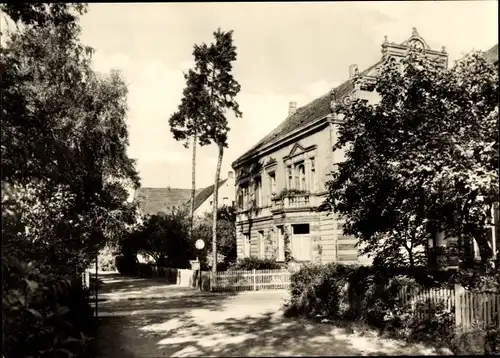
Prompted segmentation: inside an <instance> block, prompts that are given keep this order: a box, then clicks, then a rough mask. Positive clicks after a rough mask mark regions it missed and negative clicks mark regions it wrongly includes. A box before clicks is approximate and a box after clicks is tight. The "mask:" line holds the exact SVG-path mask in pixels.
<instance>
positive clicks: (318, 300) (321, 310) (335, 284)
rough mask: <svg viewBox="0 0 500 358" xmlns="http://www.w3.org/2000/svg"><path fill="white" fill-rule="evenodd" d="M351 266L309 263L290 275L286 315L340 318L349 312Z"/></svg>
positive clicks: (352, 270) (352, 267)
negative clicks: (289, 295) (289, 296)
mask: <svg viewBox="0 0 500 358" xmlns="http://www.w3.org/2000/svg"><path fill="white" fill-rule="evenodd" d="M355 269H356V267H355V266H346V265H342V264H337V263H330V264H327V265H322V264H309V265H304V266H302V267H301V268H300V269H299V270H298V271H297V272H295V273H293V274H292V276H291V283H290V292H291V298H290V301H289V302H288V303H287V311H286V313H287V315H305V316H322V317H335V318H341V317H345V316H348V315H350V313H351V305H350V300H349V297H350V290H351V288H350V283H349V277H350V275H352V273H353V272H354V270H355Z"/></svg>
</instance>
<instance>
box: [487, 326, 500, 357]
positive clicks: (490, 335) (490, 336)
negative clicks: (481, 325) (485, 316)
mask: <svg viewBox="0 0 500 358" xmlns="http://www.w3.org/2000/svg"><path fill="white" fill-rule="evenodd" d="M499 323H500V322H498V321H497V322H495V323H492V324H491V325H490V327H488V329H487V331H486V337H485V342H484V353H485V354H488V355H491V354H495V355H500V324H499Z"/></svg>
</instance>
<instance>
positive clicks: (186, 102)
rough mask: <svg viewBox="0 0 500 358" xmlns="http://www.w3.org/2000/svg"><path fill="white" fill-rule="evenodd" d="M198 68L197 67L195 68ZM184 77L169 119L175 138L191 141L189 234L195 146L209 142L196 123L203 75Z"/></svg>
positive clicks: (200, 115)
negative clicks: (177, 104)
mask: <svg viewBox="0 0 500 358" xmlns="http://www.w3.org/2000/svg"><path fill="white" fill-rule="evenodd" d="M197 54H198V46H197V45H195V46H194V51H193V55H194V56H195V58H196V56H197ZM196 70H198V68H196ZM184 78H185V79H186V88H185V89H184V90H183V96H184V97H183V98H182V100H181V104H180V105H179V107H178V111H177V112H175V113H174V114H172V116H171V117H170V119H169V124H170V131H171V132H172V133H173V135H174V138H175V139H176V140H182V141H184V142H185V143H184V146H185V147H186V148H189V140H190V139H191V138H192V142H193V156H192V161H191V178H192V181H191V223H190V235H192V231H193V220H194V210H195V194H196V146H197V144H198V142H199V144H200V146H203V145H206V144H210V141H209V140H208V138H207V133H205V132H202V131H199V129H198V125H199V124H200V123H202V122H203V112H202V108H203V105H204V101H205V102H206V99H205V95H206V93H205V91H204V80H205V79H204V77H203V75H202V74H200V73H198V72H196V71H195V70H189V72H188V73H185V74H184Z"/></svg>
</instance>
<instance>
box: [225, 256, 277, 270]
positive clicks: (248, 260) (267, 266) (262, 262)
mask: <svg viewBox="0 0 500 358" xmlns="http://www.w3.org/2000/svg"><path fill="white" fill-rule="evenodd" d="M279 268H281V265H280V264H279V263H277V262H276V260H274V259H260V258H257V257H245V258H244V259H239V260H238V261H237V262H236V263H235V264H234V265H232V266H230V267H229V268H228V269H229V270H242V271H247V270H274V269H279Z"/></svg>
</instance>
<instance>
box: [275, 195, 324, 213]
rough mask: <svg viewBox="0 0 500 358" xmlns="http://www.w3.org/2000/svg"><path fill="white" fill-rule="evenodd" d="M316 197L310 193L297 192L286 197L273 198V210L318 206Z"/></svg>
mask: <svg viewBox="0 0 500 358" xmlns="http://www.w3.org/2000/svg"><path fill="white" fill-rule="evenodd" d="M314 199H315V197H314V196H313V195H310V194H295V195H294V196H290V197H284V198H273V199H272V200H271V202H272V205H271V210H282V209H300V208H309V207H312V206H316V205H317V204H316V200H314Z"/></svg>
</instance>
